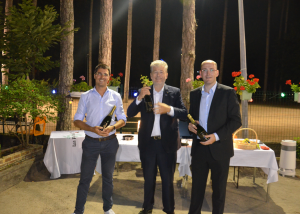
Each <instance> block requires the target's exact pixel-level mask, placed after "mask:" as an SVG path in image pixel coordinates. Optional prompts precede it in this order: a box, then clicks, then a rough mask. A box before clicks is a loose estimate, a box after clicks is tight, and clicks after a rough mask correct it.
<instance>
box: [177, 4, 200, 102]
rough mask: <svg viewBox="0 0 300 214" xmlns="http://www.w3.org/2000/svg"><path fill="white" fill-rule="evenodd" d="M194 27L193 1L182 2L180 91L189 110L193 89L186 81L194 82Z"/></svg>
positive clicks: (190, 83)
mask: <svg viewBox="0 0 300 214" xmlns="http://www.w3.org/2000/svg"><path fill="white" fill-rule="evenodd" d="M196 27H197V23H196V19H195V0H184V1H183V25H182V50H181V52H182V54H181V77H180V89H181V95H182V99H183V102H184V104H185V106H186V107H187V108H189V97H190V91H191V90H192V89H193V86H192V82H188V83H187V82H186V79H187V78H190V79H191V80H194V63H195V57H196V56H195V46H196V42H195V33H196Z"/></svg>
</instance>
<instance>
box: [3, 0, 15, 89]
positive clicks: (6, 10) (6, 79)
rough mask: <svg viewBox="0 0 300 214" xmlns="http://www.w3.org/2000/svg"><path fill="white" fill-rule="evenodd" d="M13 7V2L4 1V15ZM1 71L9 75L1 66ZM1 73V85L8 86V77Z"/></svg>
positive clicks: (5, 30)
mask: <svg viewBox="0 0 300 214" xmlns="http://www.w3.org/2000/svg"><path fill="white" fill-rule="evenodd" d="M12 6H13V0H6V3H5V15H7V16H8V15H9V8H11V7H12ZM8 30H9V29H7V28H4V34H5V33H6V32H7V31H8ZM2 55H5V53H3V52H2ZM1 71H2V72H7V73H9V69H6V68H3V65H2V68H1ZM2 72H1V75H2V84H6V85H7V84H8V76H7V75H4V73H2Z"/></svg>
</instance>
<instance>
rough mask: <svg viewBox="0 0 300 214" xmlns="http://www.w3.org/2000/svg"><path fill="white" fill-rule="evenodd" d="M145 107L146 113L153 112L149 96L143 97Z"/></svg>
mask: <svg viewBox="0 0 300 214" xmlns="http://www.w3.org/2000/svg"><path fill="white" fill-rule="evenodd" d="M144 101H145V105H146V112H153V102H152V99H151V96H150V95H148V94H146V95H145V97H144Z"/></svg>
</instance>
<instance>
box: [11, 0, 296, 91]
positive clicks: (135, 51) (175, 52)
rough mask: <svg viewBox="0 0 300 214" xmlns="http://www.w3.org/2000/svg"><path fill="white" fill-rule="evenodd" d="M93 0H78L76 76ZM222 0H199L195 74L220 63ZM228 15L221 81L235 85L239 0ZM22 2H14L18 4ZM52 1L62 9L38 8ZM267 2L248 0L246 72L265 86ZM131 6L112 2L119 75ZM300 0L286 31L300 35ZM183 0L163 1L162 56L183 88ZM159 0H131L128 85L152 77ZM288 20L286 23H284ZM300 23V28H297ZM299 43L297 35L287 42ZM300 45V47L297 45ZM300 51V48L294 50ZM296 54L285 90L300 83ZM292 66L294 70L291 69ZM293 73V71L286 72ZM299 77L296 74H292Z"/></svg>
mask: <svg viewBox="0 0 300 214" xmlns="http://www.w3.org/2000/svg"><path fill="white" fill-rule="evenodd" d="M19 1H20V0H19ZM283 1H285V0H272V1H271V2H272V5H271V34H270V60H269V77H270V78H269V88H268V89H269V90H273V89H274V88H275V87H278V86H275V85H274V84H273V82H274V81H273V79H274V75H273V74H274V72H275V70H276V69H277V66H278V65H277V64H276V62H277V61H278V60H277V58H276V54H275V53H276V51H277V50H278V46H277V40H278V35H279V26H280V15H281V8H282V3H283ZM89 2H90V1H89V0H85V1H83V0H74V13H75V27H79V28H80V30H79V31H78V32H76V33H75V48H74V78H75V79H79V76H81V75H84V76H86V74H87V54H88V31H89V29H88V27H89V7H90V3H89ZM224 2H225V1H224V0H196V20H197V23H198V28H197V31H196V61H195V74H196V71H197V70H199V69H200V64H201V62H202V61H203V60H205V59H212V60H215V61H216V62H217V63H218V64H219V63H220V54H221V39H222V25H223V13H224ZM228 2H229V3H228V18H227V34H226V49H225V62H224V63H225V64H224V73H223V83H224V84H226V85H229V86H232V84H233V78H232V77H231V72H232V71H238V70H239V69H240V52H239V22H238V0H228ZM16 3H18V0H14V4H16ZM45 4H52V5H54V6H55V7H56V9H57V11H58V12H59V0H38V6H43V5H45ZM99 8H100V0H94V8H93V68H94V67H95V66H96V65H97V59H98V48H99V20H100V16H99ZM267 8H268V1H267V0H244V10H245V31H246V54H247V68H248V74H254V75H255V76H256V77H258V78H259V79H260V84H261V86H262V84H263V79H264V69H265V51H266V50H265V49H266V26H267ZM127 9H128V0H114V1H113V38H112V40H113V45H112V64H111V66H112V73H113V74H115V75H117V74H118V73H119V72H123V73H124V71H125V61H126V40H127ZM299 9H300V1H298V0H290V6H289V17H288V28H287V29H288V33H287V35H288V36H289V35H290V32H291V31H292V30H295V31H296V34H297V35H299V33H300V28H299V20H300V13H299V12H298V11H299ZM182 10H183V9H182V3H181V1H180V0H162V16H161V39H160V59H163V60H164V61H166V62H167V63H168V65H169V70H168V71H169V78H168V80H167V84H170V85H174V86H177V87H179V85H180V70H181V62H180V57H181V40H182ZM154 15H155V0H133V24H132V25H133V27H132V28H133V32H132V57H131V75H130V86H135V87H140V86H141V84H140V80H139V78H140V75H141V74H142V75H147V76H149V65H150V63H151V61H152V56H153V38H154V35H153V34H154V18H155V17H154ZM283 24H284V23H283ZM297 26H298V27H297ZM294 42H295V43H297V44H299V37H298V38H297V37H296V38H294V41H292V42H290V43H289V44H290V45H291V44H292V45H293V44H294ZM295 47H299V45H298V46H297V45H296V46H295ZM294 51H296V52H297V53H298V52H299V53H300V49H296V50H294ZM50 54H51V55H53V57H54V59H59V47H56V48H53V50H52V51H51V53H50ZM298 56H299V55H298ZM299 64H300V62H299V60H298V58H297V59H296V60H291V63H290V64H289V66H290V67H289V68H286V69H287V71H286V72H284V76H283V81H282V82H281V84H282V86H283V89H289V88H287V86H285V85H284V82H285V80H286V79H292V82H295V83H298V82H299V81H300V75H299V72H298V68H300V66H299ZM293 69H294V71H292V70H293ZM58 71H59V69H55V70H53V71H48V72H47V73H46V74H44V75H43V77H51V78H58ZM288 71H291V72H288ZM295 73H296V74H298V77H293V74H295Z"/></svg>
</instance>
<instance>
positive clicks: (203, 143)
mask: <svg viewBox="0 0 300 214" xmlns="http://www.w3.org/2000/svg"><path fill="white" fill-rule="evenodd" d="M204 137H206V138H210V139H209V140H208V141H205V142H200V143H201V144H202V145H204V146H208V145H210V144H213V143H214V142H216V137H215V135H214V134H209V135H204Z"/></svg>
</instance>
